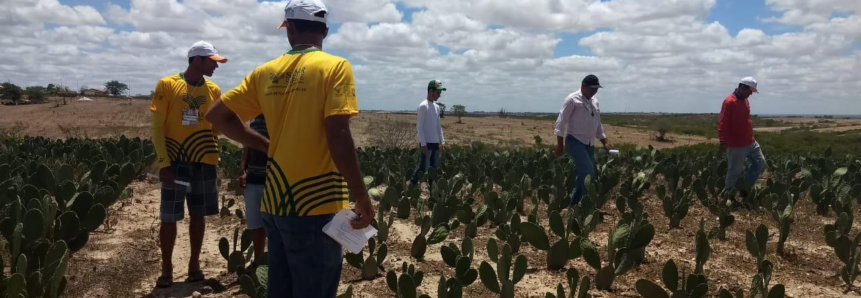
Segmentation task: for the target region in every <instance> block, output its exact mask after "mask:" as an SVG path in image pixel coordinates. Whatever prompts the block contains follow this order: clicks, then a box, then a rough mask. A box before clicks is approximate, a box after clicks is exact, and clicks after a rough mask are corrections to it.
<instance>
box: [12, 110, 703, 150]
mask: <svg viewBox="0 0 861 298" xmlns="http://www.w3.org/2000/svg"><path fill="white" fill-rule="evenodd" d="M52 100H53V99H52ZM388 120H391V121H406V122H409V123H415V116H411V115H398V114H388V113H362V114H360V115H359V116H358V117H356V118H355V119H354V120H353V124H352V129H353V135H354V136H355V138H356V145H357V146H360V147H365V146H372V145H374V144H371V143H370V141H369V136H370V134H371V133H372V132H368V131H367V129H368V126H369V124H370V123H371V122H374V121H384V122H385V123H388V122H386V121H388ZM149 123H150V113H149V101H147V100H112V99H102V98H96V99H95V100H94V101H91V102H81V101H74V100H73V101H70V102H69V104H68V105H59V106H57V105H55V104H53V103H50V104H37V105H24V106H0V129H12V130H15V131H20V132H23V133H24V134H27V135H34V136H44V137H48V138H66V137H110V136H119V135H123V134H124V135H126V136H128V137H141V138H148V137H149V135H150V132H149V130H150V124H149ZM411 125H414V124H411ZM443 128H444V130H445V134H446V139H447V142H448V143H450V144H469V143H471V142H472V141H481V142H484V143H488V144H496V145H507V146H531V145H532V144H534V142H535V139H534V136H536V135H537V136H540V137H541V138H542V139H543V141H544V143H546V144H549V143H551V142H555V135H554V134H553V123H552V122H548V121H542V120H531V119H523V120H522V119H500V118H497V117H487V118H470V117H466V118H463V123H457V118H456V117H446V118H444V119H443ZM604 128H605V129H606V132H607V135H608V137H609V138H610V141H611V142H613V143H631V144H635V145H641V146H644V147H646V146H648V145H652V146H654V147H655V148H669V147H675V146H683V145H691V144H697V143H701V142H716V140H707V139H706V138H703V137H700V136H690V135H675V134H670V135H669V137H670V138H671V139H673V140H674V142H672V143H667V142H658V141H655V140H654V134H653V132H651V131H647V130H642V129H635V128H627V127H616V126H610V125H607V126H605V127H604ZM407 129H412V130H414V128H412V127H408V128H407ZM410 136H414V133H412V132H410ZM411 138H414V137H411Z"/></svg>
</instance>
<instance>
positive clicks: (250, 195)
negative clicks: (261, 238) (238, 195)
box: [245, 183, 263, 230]
mask: <svg viewBox="0 0 861 298" xmlns="http://www.w3.org/2000/svg"><path fill="white" fill-rule="evenodd" d="M261 200H263V184H251V183H249V184H246V185H245V225H246V227H247V228H248V229H249V230H256V229H260V228H263V218H262V217H261V214H263V213H262V212H260V201H261Z"/></svg>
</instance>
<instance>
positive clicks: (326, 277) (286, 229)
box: [262, 213, 343, 298]
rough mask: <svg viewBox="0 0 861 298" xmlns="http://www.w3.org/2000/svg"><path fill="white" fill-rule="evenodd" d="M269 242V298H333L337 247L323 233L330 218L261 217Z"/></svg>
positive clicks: (337, 279) (338, 277)
mask: <svg viewBox="0 0 861 298" xmlns="http://www.w3.org/2000/svg"><path fill="white" fill-rule="evenodd" d="M262 217H263V225H264V226H265V227H266V236H267V238H269V285H268V288H267V295H268V297H269V298H281V297H284V298H335V296H336V295H337V293H338V284H339V283H340V280H341V264H342V261H343V254H342V249H341V245H340V244H338V242H336V241H335V240H333V239H332V238H331V237H329V235H326V234H325V233H323V226H325V225H326V224H327V223H329V222H330V221H332V218H334V217H335V215H334V214H327V215H316V216H289V217H288V216H274V215H271V214H268V213H262Z"/></svg>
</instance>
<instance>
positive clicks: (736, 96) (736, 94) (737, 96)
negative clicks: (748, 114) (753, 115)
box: [732, 89, 747, 100]
mask: <svg viewBox="0 0 861 298" xmlns="http://www.w3.org/2000/svg"><path fill="white" fill-rule="evenodd" d="M732 94H733V95H735V98H738V99H741V100H745V99H747V97H744V96H741V94H739V93H738V89H735V91H733V92H732Z"/></svg>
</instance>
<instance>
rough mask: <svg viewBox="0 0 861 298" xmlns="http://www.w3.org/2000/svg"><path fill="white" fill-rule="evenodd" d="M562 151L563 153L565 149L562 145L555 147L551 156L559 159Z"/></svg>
mask: <svg viewBox="0 0 861 298" xmlns="http://www.w3.org/2000/svg"><path fill="white" fill-rule="evenodd" d="M563 151H565V148H564V147H563V146H562V145H556V150H553V154H554V155H556V157H560V156H562V153H563Z"/></svg>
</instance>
